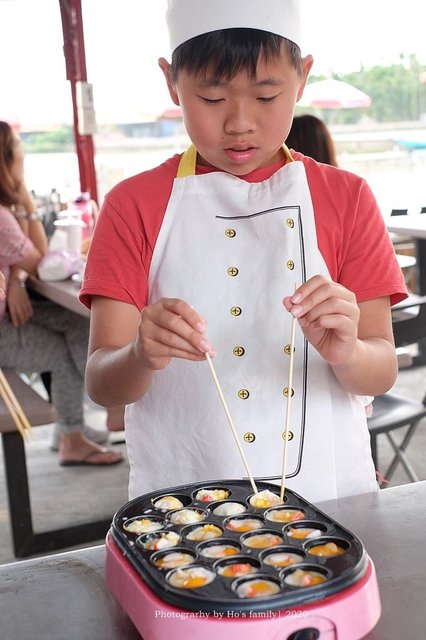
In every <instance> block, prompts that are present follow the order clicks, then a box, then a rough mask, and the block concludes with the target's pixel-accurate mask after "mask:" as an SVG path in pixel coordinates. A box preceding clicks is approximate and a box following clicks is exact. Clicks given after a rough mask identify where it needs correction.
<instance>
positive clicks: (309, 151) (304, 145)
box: [286, 114, 337, 167]
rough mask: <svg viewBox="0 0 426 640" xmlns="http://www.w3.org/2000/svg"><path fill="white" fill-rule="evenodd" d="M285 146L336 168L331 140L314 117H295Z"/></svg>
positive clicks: (326, 131)
mask: <svg viewBox="0 0 426 640" xmlns="http://www.w3.org/2000/svg"><path fill="white" fill-rule="evenodd" d="M286 145H287V146H288V148H289V149H294V150H295V151H300V153H303V155H304V156H309V157H310V158H313V159H314V160H316V161H317V162H323V163H324V164H331V165H333V167H337V159H336V149H335V146H334V142H333V138H332V137H331V134H330V132H329V130H328V129H327V127H326V125H325V124H324V122H323V121H322V120H320V119H319V118H317V117H316V116H311V115H308V114H306V115H303V116H295V117H294V118H293V124H292V126H291V129H290V133H289V134H288V136H287V139H286Z"/></svg>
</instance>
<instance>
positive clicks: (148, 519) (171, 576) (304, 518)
mask: <svg viewBox="0 0 426 640" xmlns="http://www.w3.org/2000/svg"><path fill="white" fill-rule="evenodd" d="M257 487H258V491H259V492H260V491H265V490H268V491H270V492H272V493H273V494H276V496H279V487H278V486H277V485H274V484H271V483H267V482H258V483H257ZM203 489H205V490H207V491H211V490H225V491H226V492H228V495H227V497H226V498H225V499H222V500H214V501H212V502H205V501H203V500H200V499H197V493H198V492H199V491H201V490H203ZM252 495H253V490H252V487H251V485H250V483H249V482H248V481H244V480H241V481H238V480H218V481H209V482H199V483H194V484H188V485H181V486H176V487H170V488H167V489H162V490H161V491H154V492H151V493H148V494H145V495H143V496H140V497H138V498H136V499H134V500H132V501H131V502H128V503H127V504H125V505H124V506H123V507H121V508H120V509H119V510H118V511H117V513H116V514H115V516H114V519H113V522H112V526H111V535H112V537H113V539H114V541H115V542H116V544H117V546H118V547H119V549H120V550H121V552H122V553H123V555H124V556H125V557H126V558H127V559H128V560H129V561H130V563H131V564H132V565H133V567H134V569H135V570H136V572H137V573H138V575H139V576H140V577H141V579H142V580H143V581H144V582H145V583H146V584H147V585H148V586H149V587H150V589H151V590H152V591H153V592H154V593H155V594H156V595H157V596H158V597H159V598H160V599H161V600H163V601H165V602H167V603H169V604H171V605H174V606H177V607H179V608H182V609H187V610H192V611H206V612H214V611H215V612H220V611H230V610H232V611H241V612H243V611H250V610H253V608H254V607H255V608H256V610H257V611H277V610H281V609H287V608H290V607H294V606H295V605H302V604H308V603H313V602H316V601H319V600H323V599H324V598H328V597H329V596H332V595H335V594H337V593H340V592H341V591H343V590H344V589H347V588H348V587H349V586H351V585H353V584H355V583H356V582H358V581H359V580H360V579H361V578H362V577H363V576H364V575H365V573H366V571H367V568H368V556H367V554H366V551H365V549H364V547H363V544H362V542H361V541H360V540H359V538H357V537H356V536H355V535H354V534H352V533H351V532H350V531H348V530H347V529H345V528H344V527H342V526H341V525H339V524H338V523H337V522H335V521H334V520H333V519H332V518H330V517H329V516H327V515H326V514H325V513H323V512H322V511H320V510H319V509H317V508H316V507H315V506H314V505H313V504H311V503H309V502H307V501H306V500H304V499H303V498H302V497H301V496H299V495H298V494H296V493H294V492H293V491H291V490H289V489H287V490H286V492H285V502H284V505H281V506H278V507H271V508H267V507H263V508H256V507H254V506H252V505H251V504H250V497H251V496H252ZM170 496H171V497H173V498H176V499H177V500H179V504H181V505H182V507H180V508H174V509H173V508H172V509H167V506H169V505H170V506H172V507H179V504H178V503H176V502H175V501H174V500H169V497H170ZM165 497H167V498H166V500H164V498H165ZM159 500H162V502H160V506H161V507H162V508H161V509H159V508H157V507H156V505H155V503H156V502H157V504H158V502H159ZM229 502H231V503H234V504H238V505H240V506H239V507H238V510H239V511H240V513H238V514H237V515H234V516H232V515H231V516H222V515H217V514H215V513H214V510H215V508H216V507H218V506H219V505H220V504H225V503H229ZM226 508H228V507H226ZM235 509H237V507H235ZM242 509H244V511H242ZM271 509H272V510H273V509H278V510H280V509H284V511H288V512H289V513H290V516H291V517H292V518H293V517H294V518H295V519H294V520H292V521H290V522H285V521H284V522H283V521H279V522H277V521H274V520H271V519H270V518H271V517H274V518H276V517H279V518H284V520H285V518H286V517H287V516H286V514H280V515H279V516H277V515H276V514H275V515H272V516H271ZM182 510H185V511H186V513H185V514H183V515H182ZM225 510H226V509H225ZM179 512H180V513H179ZM176 514H178V516H176ZM183 516H184V520H185V521H186V522H188V521H189V523H187V524H177V523H176V522H174V520H176V517H177V519H178V521H179V520H180V519H181V518H182V517H183ZM244 518H249V520H252V521H253V520H255V521H256V523H255V524H251V525H250V526H253V527H256V528H255V529H254V530H252V531H241V530H236V529H235V528H237V529H241V528H243V529H244V528H246V526H248V524H249V523H247V522H246V521H244ZM241 519H243V523H242V525H243V526H242V527H241V526H240V523H241ZM195 520H197V522H195ZM230 520H234V521H235V520H238V522H236V523H235V522H234V523H232V527H231V528H229V526H230V523H229V521H230ZM191 521H193V522H191ZM204 525H208V526H207V528H206V529H204V528H203V530H202V531H201V533H202V535H204V532H206V535H208V536H210V535H211V536H212V537H211V539H209V540H201V541H200V540H199V539H197V538H199V535H198V534H199V533H200V531H199V530H198V532H196V533H195V534H194V533H193V531H194V529H197V528H198V527H204ZM307 529H309V530H310V535H311V536H312V537H308V538H306V537H301V536H304V535H305V534H306V530H307ZM295 531H296V533H294V532H295ZM158 532H159V533H158ZM294 535H296V537H293V536H294ZM214 536H217V537H214ZM253 536H260V538H256V539H255V540H253ZM194 537H195V539H194ZM160 538H161V539H162V540H163V542H164V540H166V541H167V542H165V543H164V544H165V545H173V546H166V547H164V548H161V546H162V545H161V544H160V545H159V548H156V546H155V544H156V542H155V541H157V542H158V540H159V539H160ZM250 538H251V541H250ZM152 540H154V542H151V541H152ZM254 542H255V543H256V544H255V545H254V546H253V543H254ZM330 543H332V544H334V545H335V546H334V547H333V546H332V547H330V546H328V547H326V548H327V549H329V548H331V549H335V547H336V546H337V549H338V550H339V554H338V555H332V556H331V557H329V556H325V557H324V556H321V555H314V554H313V550H312V547H316V548H317V550H318V547H320V548H321V549H323V548H324V545H330ZM259 544H261V545H262V546H260V547H259V546H258V545H259ZM269 544H271V546H268V545H269ZM212 545H213V546H215V545H223V546H224V547H225V546H227V547H229V548H234V551H233V555H229V556H228V555H224V556H223V557H222V558H221V557H217V556H216V554H215V552H214V551H213V552H211V551H209V552H208V553H207V554H206V552H205V549H206V547H210V546H212ZM263 545H267V546H263ZM152 547H154V548H152ZM219 551H220V552H222V549H219ZM273 553H281V554H282V555H281V556H276V557H275V558H274V562H275V561H276V560H277V559H278V560H280V559H281V560H282V559H284V562H285V561H286V559H287V556H288V557H289V558H291V559H292V561H294V564H290V565H285V564H284V565H283V564H281V563H280V562H277V565H276V566H274V564H271V563H270V560H271V559H270V554H273ZM170 554H177V555H175V556H172V557H171V558H170ZM212 556H213V557H212ZM176 558H177V559H178V566H177V567H176V566H174V562H175V560H176ZM268 558H269V559H268ZM185 562H187V563H188V564H185ZM180 563H183V564H180ZM228 564H231V565H233V564H235V565H238V566H232V567H231V568H230V569H228V570H227V566H228ZM251 567H252V569H251ZM198 568H199V569H200V571H198ZM182 569H183V570H184V571H183V573H182ZM187 569H191V571H190V572H188V571H187ZM194 569H195V573H194ZM240 569H242V570H243V575H239V574H238V571H239V570H240ZM234 570H235V573H234ZM245 571H249V572H250V573H244V572H245ZM296 571H298V573H297V574H296V573H295V572H296ZM179 572H180V573H179ZM197 572H198V573H197ZM176 573H178V575H177V576H176ZM223 573H225V575H223ZM226 574H228V575H226ZM182 575H183V576H184V577H183V580H182ZM188 575H189V576H193V577H192V578H191V577H189V579H187V576H188ZM197 576H198V577H197ZM206 576H208V578H207V579H206V580H205V579H204V578H205V577H206ZM209 580H210V581H209ZM300 580H301V582H300V583H299V581H300ZM203 581H204V583H203ZM253 581H254V582H253ZM259 581H260V582H259ZM265 583H266V587H267V588H266V591H265ZM183 585H185V586H183ZM188 585H189V586H188ZM271 585H272V586H271ZM255 587H256V588H255Z"/></svg>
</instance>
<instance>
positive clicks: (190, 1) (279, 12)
mask: <svg viewBox="0 0 426 640" xmlns="http://www.w3.org/2000/svg"><path fill="white" fill-rule="evenodd" d="M166 21H167V26H168V29H169V38H170V49H171V51H172V52H173V51H174V50H175V49H176V48H177V47H178V46H179V45H181V44H182V43H184V42H186V41H187V40H190V39H191V38H195V37H196V36H200V35H202V34H203V33H209V32H211V31H218V30H220V29H234V28H247V29H260V30H261V31H269V32H270V33H275V34H277V35H279V36H283V37H284V38H287V39H288V40H291V41H292V42H294V43H296V44H297V45H299V47H300V46H301V39H302V38H301V20H300V7H299V0H168V9H167V14H166Z"/></svg>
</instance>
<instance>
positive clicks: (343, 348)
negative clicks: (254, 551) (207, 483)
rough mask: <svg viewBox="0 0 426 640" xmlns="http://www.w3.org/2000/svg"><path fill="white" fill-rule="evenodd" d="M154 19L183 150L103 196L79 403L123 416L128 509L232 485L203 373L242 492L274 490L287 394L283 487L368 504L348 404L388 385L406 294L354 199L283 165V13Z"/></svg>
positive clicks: (302, 65) (228, 6)
mask: <svg viewBox="0 0 426 640" xmlns="http://www.w3.org/2000/svg"><path fill="white" fill-rule="evenodd" d="M167 19H168V26H169V32H170V40H171V48H172V63H171V65H170V64H169V63H168V62H167V61H166V60H165V59H163V58H162V59H161V60H160V61H159V64H160V67H161V69H162V71H163V73H164V76H165V79H166V82H167V84H168V88H169V92H170V95H171V98H172V100H173V101H174V103H175V104H178V105H180V107H181V109H182V115H183V119H184V121H185V125H186V128H187V131H188V134H189V136H190V138H191V140H192V143H193V147H191V148H190V149H189V150H188V152H186V153H185V154H183V156H182V157H180V156H174V157H173V158H171V159H170V160H168V161H166V162H165V163H164V164H163V165H161V166H160V167H157V168H156V169H153V170H151V171H147V172H145V173H142V174H140V175H138V176H135V177H133V178H130V179H128V180H125V181H124V182H123V183H121V184H119V185H118V186H117V187H115V188H114V189H113V190H112V191H111V192H110V193H109V194H108V195H107V197H106V199H105V203H104V205H103V208H102V213H101V216H100V219H99V221H98V225H97V229H96V232H95V236H94V239H93V242H92V246H91V250H90V255H89V259H88V264H87V269H86V278H85V282H84V286H83V289H82V300H83V302H85V303H86V304H89V303H90V302H91V308H92V312H91V339H90V347H89V351H90V358H89V361H88V366H87V375H86V380H87V387H88V391H89V393H90V395H91V396H92V397H93V399H94V400H95V401H96V402H99V403H101V404H107V405H108V404H126V405H128V406H127V411H126V431H127V444H128V454H129V461H130V466H131V471H130V497H131V498H132V497H134V496H137V495H139V494H141V493H144V492H146V491H149V490H153V489H158V488H161V487H166V486H170V485H173V484H180V483H184V482H194V481H199V480H203V479H206V480H207V479H215V478H217V479H221V478H222V479H224V478H231V477H236V478H238V477H241V476H244V475H246V473H245V469H244V466H243V464H242V462H241V459H240V456H239V453H238V450H237V447H236V445H235V442H234V440H233V437H232V433H231V430H230V428H229V426H228V424H227V419H226V416H225V414H224V411H223V409H222V406H221V404H220V400H219V397H218V394H217V392H216V389H215V386H214V384H213V381H212V379H211V376H210V373H209V369H208V366H207V363H206V362H204V360H205V354H206V353H209V354H210V355H211V356H216V357H215V369H216V372H217V375H218V378H219V381H220V382H221V386H222V388H223V392H224V395H225V397H226V399H227V402H228V405H229V410H230V413H231V415H232V416H233V418H234V422H235V424H236V427H237V430H238V432H239V437H240V440H241V443H242V446H243V447H244V452H245V454H246V457H247V459H248V462H249V466H250V469H251V472H252V473H253V475H254V476H256V477H258V478H259V477H261V478H268V479H269V478H272V477H277V476H278V477H279V476H280V473H281V464H282V457H283V453H282V452H283V446H284V442H283V431H284V416H285V406H286V396H288V394H289V393H290V394H291V395H292V415H291V425H290V433H289V440H290V441H289V445H288V464H287V477H288V482H287V486H289V487H290V488H292V489H293V490H295V491H297V492H298V493H300V494H302V495H303V496H304V497H305V498H307V499H308V500H311V501H317V500H325V499H328V498H333V497H338V496H343V495H349V494H354V493H361V492H365V491H371V490H375V489H376V488H377V484H376V482H375V472H374V468H373V463H372V459H371V454H370V445H369V434H368V428H367V424H366V417H365V400H364V396H366V395H377V394H381V393H384V392H385V391H386V390H387V389H388V388H390V387H391V386H392V384H393V382H394V380H395V376H396V371H397V365H396V358H395V351H394V345H393V336H392V324H391V316H390V300H391V302H392V303H393V302H396V301H398V300H400V299H402V298H404V296H405V287H404V283H403V279H402V275H401V272H400V270H399V267H398V265H397V263H396V261H395V257H394V251H393V248H392V245H391V243H390V241H389V238H388V235H387V233H386V230H385V227H384V223H383V220H382V217H381V214H380V212H379V211H378V207H377V204H376V203H375V201H374V198H373V196H372V194H371V192H370V190H369V189H368V187H367V186H366V184H365V183H364V181H363V180H361V179H360V178H358V177H356V176H354V175H352V174H349V173H347V172H343V171H340V170H338V169H335V168H334V167H327V166H323V165H319V164H317V163H315V162H314V161H313V160H311V159H309V158H305V157H304V156H302V155H301V154H297V153H294V154H293V156H294V158H293V157H292V156H291V155H290V153H289V152H288V150H286V149H284V150H283V146H282V145H283V141H284V140H285V139H286V137H287V134H288V131H289V129H290V126H291V121H292V116H293V111H294V107H295V104H296V102H297V100H298V99H299V98H300V97H301V95H302V92H303V88H304V86H305V83H306V79H307V77H308V74H309V70H310V68H311V66H312V62H313V59H312V57H311V56H306V57H301V53H300V48H299V43H300V23H299V12H298V5H297V2H296V1H293V0H268V1H267V2H265V1H264V0H233V2H229V1H228V0H215V1H214V2H213V1H211V0H209V1H206V0H169V9H168V15H167ZM294 160H295V161H294ZM295 286H297V288H296V291H295ZM283 298H284V300H283ZM287 312H290V313H287ZM292 316H293V317H296V318H297V319H298V324H299V328H298V330H297V339H296V344H295V357H294V363H295V366H294V375H293V384H292V389H287V387H286V384H287V382H288V364H289V352H290V348H289V347H290V345H289V342H290V335H291V320H292Z"/></svg>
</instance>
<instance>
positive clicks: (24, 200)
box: [16, 180, 37, 213]
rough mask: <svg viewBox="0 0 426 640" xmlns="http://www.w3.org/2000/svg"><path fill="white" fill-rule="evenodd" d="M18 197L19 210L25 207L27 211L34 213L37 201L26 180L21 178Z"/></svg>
mask: <svg viewBox="0 0 426 640" xmlns="http://www.w3.org/2000/svg"><path fill="white" fill-rule="evenodd" d="M17 197H18V199H17V202H16V208H17V209H18V210H19V209H24V211H26V212H27V213H32V212H33V211H36V210H37V203H36V201H35V200H34V198H33V195H32V194H31V193H30V191H28V189H27V186H26V184H25V182H24V180H21V181H20V183H19V186H18V193H17Z"/></svg>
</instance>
